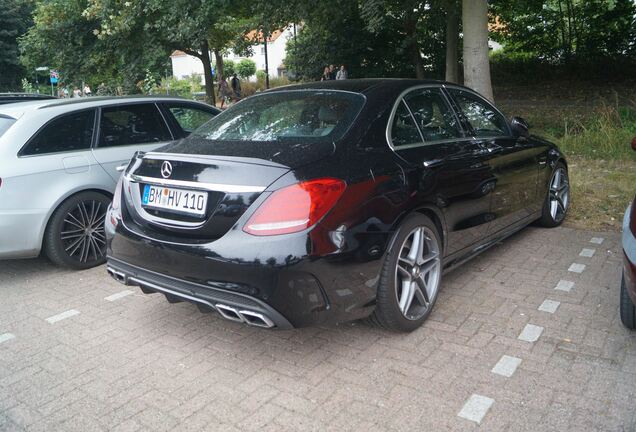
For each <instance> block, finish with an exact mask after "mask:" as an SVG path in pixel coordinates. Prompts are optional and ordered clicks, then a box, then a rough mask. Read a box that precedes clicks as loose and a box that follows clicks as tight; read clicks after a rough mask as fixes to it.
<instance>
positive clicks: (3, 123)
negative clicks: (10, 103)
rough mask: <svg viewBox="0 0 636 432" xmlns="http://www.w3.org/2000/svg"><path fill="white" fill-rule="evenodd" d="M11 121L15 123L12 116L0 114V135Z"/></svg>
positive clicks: (6, 129)
mask: <svg viewBox="0 0 636 432" xmlns="http://www.w3.org/2000/svg"><path fill="white" fill-rule="evenodd" d="M13 123H15V119H14V118H11V117H6V116H2V115H0V137H1V136H2V135H4V133H5V132H6V131H8V130H9V128H10V127H11V125H13Z"/></svg>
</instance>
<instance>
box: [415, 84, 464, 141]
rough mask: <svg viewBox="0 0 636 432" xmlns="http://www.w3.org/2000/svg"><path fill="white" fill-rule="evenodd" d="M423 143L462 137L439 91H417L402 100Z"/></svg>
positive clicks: (454, 118) (455, 119)
mask: <svg viewBox="0 0 636 432" xmlns="http://www.w3.org/2000/svg"><path fill="white" fill-rule="evenodd" d="M404 100H405V102H406V104H407V105H408V106H409V108H410V109H411V112H412V113H413V117H414V118H415V121H416V122H417V126H418V127H419V128H420V131H421V132H422V135H423V136H424V141H425V142H431V141H440V140H447V139H453V138H458V137H460V136H461V135H462V132H461V129H460V128H459V124H458V122H457V117H455V113H453V111H452V110H451V108H450V106H449V105H448V104H447V103H446V99H444V96H443V95H442V93H441V91H440V89H418V90H414V91H412V92H410V93H409V94H408V95H406V97H405V98H404Z"/></svg>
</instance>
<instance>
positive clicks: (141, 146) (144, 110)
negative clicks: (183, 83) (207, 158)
mask: <svg viewBox="0 0 636 432" xmlns="http://www.w3.org/2000/svg"><path fill="white" fill-rule="evenodd" d="M100 112H101V113H100V119H99V129H98V131H99V132H98V137H97V142H96V145H95V147H94V148H93V154H94V156H95V159H96V160H97V161H98V162H99V164H100V165H101V166H102V168H103V169H104V170H105V171H106V172H107V173H108V174H109V175H110V176H111V177H112V178H113V181H117V180H118V179H119V176H120V175H121V172H119V171H117V167H119V166H121V165H123V164H126V163H127V162H128V161H129V160H130V159H131V158H132V156H133V155H134V154H135V152H136V151H151V150H154V149H156V148H158V147H161V146H162V145H165V144H168V143H170V142H171V141H173V140H174V137H173V136H172V134H171V132H170V129H169V128H168V125H167V124H166V122H165V120H164V118H163V116H162V114H161V112H160V111H159V109H158V108H157V105H156V104H154V103H152V102H143V103H132V104H125V105H113V106H106V107H102V108H101V109H100Z"/></svg>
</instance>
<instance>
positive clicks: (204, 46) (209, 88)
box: [201, 40, 216, 106]
mask: <svg viewBox="0 0 636 432" xmlns="http://www.w3.org/2000/svg"><path fill="white" fill-rule="evenodd" d="M201 62H202V63H203V77H204V79H205V96H206V99H207V101H206V102H208V103H209V104H212V105H215V106H216V99H215V98H214V77H213V76H212V63H211V62H210V48H209V46H208V41H207V40H206V41H203V42H202V43H201Z"/></svg>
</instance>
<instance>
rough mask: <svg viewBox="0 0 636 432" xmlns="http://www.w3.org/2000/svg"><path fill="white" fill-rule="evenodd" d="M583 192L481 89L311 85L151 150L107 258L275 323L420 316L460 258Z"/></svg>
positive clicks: (113, 220)
mask: <svg viewBox="0 0 636 432" xmlns="http://www.w3.org/2000/svg"><path fill="white" fill-rule="evenodd" d="M568 205H569V182H568V169H567V162H566V160H565V158H564V156H563V154H562V153H561V152H560V151H559V150H558V148H557V147H556V146H555V145H554V144H551V143H549V142H547V141H545V140H542V139H539V138H536V137H533V136H531V135H530V134H529V133H528V125H527V124H526V123H525V122H524V121H523V120H522V119H520V118H513V119H512V120H511V121H508V120H507V119H506V118H505V117H504V116H503V115H502V114H501V113H500V112H499V111H498V110H497V108H495V107H494V106H493V105H492V104H491V103H489V102H488V101H487V100H486V99H484V98H483V97H481V96H480V95H479V94H477V93H475V92H474V91H471V90H470V89H468V88H465V87H461V86H457V85H452V84H448V83H440V82H436V81H418V80H341V81H326V82H321V83H311V84H300V85H294V86H287V87H283V88H278V89H274V90H273V91H268V92H264V93H261V94H258V95H256V96H252V97H250V98H248V99H245V100H243V101H241V102H239V103H238V104H236V105H233V106H231V107H230V108H228V109H227V110H226V111H224V112H223V113H221V114H219V115H218V116H217V117H215V118H214V119H212V120H211V121H210V122H208V123H206V124H205V125H204V126H202V127H201V128H199V129H198V130H197V131H196V132H195V133H193V134H192V135H191V136H189V137H188V138H186V139H184V140H181V141H179V142H176V143H174V144H171V145H168V146H166V147H164V148H163V149H161V151H154V152H147V153H144V154H137V155H136V156H135V157H134V158H133V160H132V161H131V163H130V165H129V166H128V167H127V168H126V170H125V174H124V175H123V176H122V178H121V179H120V184H119V185H118V186H117V189H116V191H115V197H114V199H113V203H112V206H111V207H110V210H109V213H108V215H107V218H106V234H107V244H108V264H107V265H108V267H107V271H108V272H109V274H111V276H113V277H114V278H115V279H117V280H118V281H120V282H122V283H124V284H126V285H136V286H140V287H141V290H142V291H143V292H146V293H152V292H159V293H163V294H165V296H166V297H167V299H168V301H170V302H178V301H191V302H194V303H196V304H197V305H198V306H199V307H200V308H201V309H202V310H204V311H205V310H207V311H210V310H216V311H217V312H219V313H220V314H221V315H222V316H223V317H225V318H227V319H229V320H233V321H238V322H243V323H246V324H249V325H254V326H259V327H267V328H270V327H278V328H290V327H301V326H308V325H319V324H324V323H334V322H342V321H351V320H356V319H360V318H364V317H369V316H370V317H371V320H372V321H374V322H375V323H377V324H379V325H380V326H383V327H385V328H388V329H392V330H396V331H411V330H414V329H416V328H417V327H419V326H420V325H421V324H422V322H423V321H424V320H425V319H426V318H427V317H428V315H429V314H430V312H431V310H432V308H433V306H434V304H435V301H436V299H437V297H438V293H439V289H440V283H441V278H442V273H443V272H444V271H446V270H449V269H452V268H454V267H456V266H458V265H459V264H461V263H462V262H464V261H466V260H468V259H469V258H471V257H473V256H475V255H476V254H478V253H480V252H481V251H483V250H485V249H487V248H488V247H490V246H492V245H494V244H496V243H497V242H499V241H501V240H502V239H504V238H505V237H507V236H509V235H511V234H512V233H514V232H516V231H518V230H519V229H521V228H523V227H524V226H526V225H528V224H529V223H531V222H534V221H537V220H538V221H539V222H540V223H541V224H542V225H544V226H547V227H553V226H557V225H559V224H560V223H561V222H562V221H563V220H564V218H565V216H566V213H567V210H568Z"/></svg>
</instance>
